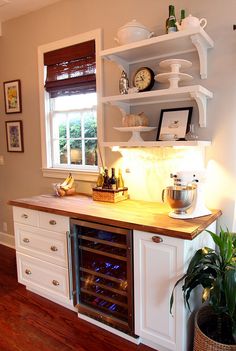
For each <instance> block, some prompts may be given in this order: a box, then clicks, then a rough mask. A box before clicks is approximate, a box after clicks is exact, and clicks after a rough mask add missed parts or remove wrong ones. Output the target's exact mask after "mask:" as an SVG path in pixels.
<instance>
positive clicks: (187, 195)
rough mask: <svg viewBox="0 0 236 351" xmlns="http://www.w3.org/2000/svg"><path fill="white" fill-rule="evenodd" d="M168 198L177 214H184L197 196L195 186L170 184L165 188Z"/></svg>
mask: <svg viewBox="0 0 236 351" xmlns="http://www.w3.org/2000/svg"><path fill="white" fill-rule="evenodd" d="M165 195H166V200H167V202H168V204H169V205H170V207H171V208H172V209H173V210H174V213H176V214H184V213H186V210H187V209H189V208H190V207H191V206H192V203H193V201H194V198H195V196H196V187H195V186H191V185H189V186H168V187H167V188H166V189H165Z"/></svg>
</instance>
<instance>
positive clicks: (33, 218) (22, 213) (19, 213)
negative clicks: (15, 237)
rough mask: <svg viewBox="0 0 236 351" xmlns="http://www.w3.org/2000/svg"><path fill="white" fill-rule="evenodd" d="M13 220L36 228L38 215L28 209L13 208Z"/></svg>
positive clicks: (36, 212)
mask: <svg viewBox="0 0 236 351" xmlns="http://www.w3.org/2000/svg"><path fill="white" fill-rule="evenodd" d="M13 218H14V221H15V222H18V223H23V224H28V225H32V226H34V227H38V225H39V213H38V211H35V210H30V209H28V208H22V207H13Z"/></svg>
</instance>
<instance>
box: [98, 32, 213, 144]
mask: <svg viewBox="0 0 236 351" xmlns="http://www.w3.org/2000/svg"><path fill="white" fill-rule="evenodd" d="M213 46H214V43H213V41H212V39H211V38H210V37H209V36H208V35H207V33H206V32H205V31H204V30H203V29H202V28H193V29H189V30H183V31H180V32H176V33H171V34H165V35H161V36H157V37H154V38H150V39H146V40H142V41H139V42H134V43H131V44H127V45H122V46H119V47H115V48H112V49H107V50H103V51H101V58H103V59H104V60H111V61H114V62H115V63H116V64H117V65H118V66H119V67H120V68H121V69H124V70H125V71H126V72H127V73H128V74H129V71H130V66H131V65H132V64H137V63H140V65H142V64H143V65H145V62H146V61H150V60H154V59H158V58H159V59H160V58H164V57H169V56H172V55H177V54H180V53H189V52H191V51H197V53H198V56H199V62H200V76H201V78H202V79H204V78H207V51H208V49H209V48H212V47H213ZM212 97H213V94H212V92H210V91H209V90H208V89H206V88H204V87H202V86H201V85H191V86H184V87H178V88H169V89H158V90H152V91H148V92H143V93H132V94H127V95H114V96H105V97H103V98H102V100H101V101H102V103H104V104H110V105H115V106H117V107H118V108H119V109H120V111H121V113H122V115H125V114H126V113H130V108H131V107H132V106H138V105H146V104H153V103H163V102H165V103H168V102H173V101H188V100H195V101H196V103H197V106H198V111H199V125H200V126H201V127H206V124H207V100H208V99H211V98H212ZM175 144H176V145H178V146H192V145H187V144H185V142H180V141H178V142H175ZM114 145H116V146H123V147H124V146H145V145H146V146H147V147H149V146H164V147H165V146H173V145H172V144H170V145H168V143H167V144H163V143H162V142H156V143H155V142H152V144H151V145H150V142H147V144H145V142H136V143H135V145H130V143H129V142H127V143H124V142H123V143H121V144H119V142H118V143H117V142H116V143H114V144H113V142H104V143H103V146H114ZM198 145H201V141H198ZM202 145H203V146H204V142H202ZM194 146H196V144H195V145H194Z"/></svg>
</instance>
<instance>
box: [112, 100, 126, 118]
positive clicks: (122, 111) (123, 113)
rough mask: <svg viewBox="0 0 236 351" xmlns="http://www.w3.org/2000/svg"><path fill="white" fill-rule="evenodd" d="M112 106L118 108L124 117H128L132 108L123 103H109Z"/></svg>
mask: <svg viewBox="0 0 236 351" xmlns="http://www.w3.org/2000/svg"><path fill="white" fill-rule="evenodd" d="M109 104H110V105H112V106H115V107H117V108H118V109H119V110H120V112H121V115H122V117H124V116H126V115H127V114H128V113H130V106H129V105H128V104H124V103H122V102H117V101H116V102H109Z"/></svg>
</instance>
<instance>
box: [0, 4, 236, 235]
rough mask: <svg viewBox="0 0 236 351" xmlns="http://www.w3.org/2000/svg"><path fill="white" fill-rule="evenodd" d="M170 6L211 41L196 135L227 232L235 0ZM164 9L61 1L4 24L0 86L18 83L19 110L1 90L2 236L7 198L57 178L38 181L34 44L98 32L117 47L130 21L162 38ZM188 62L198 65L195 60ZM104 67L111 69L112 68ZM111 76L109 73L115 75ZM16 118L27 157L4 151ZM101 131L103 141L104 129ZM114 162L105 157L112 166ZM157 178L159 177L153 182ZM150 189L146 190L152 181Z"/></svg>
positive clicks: (235, 94)
mask: <svg viewBox="0 0 236 351" xmlns="http://www.w3.org/2000/svg"><path fill="white" fill-rule="evenodd" d="M172 3H173V4H174V5H175V7H176V13H177V15H178V14H179V13H180V9H181V8H185V9H186V12H187V13H192V14H193V15H195V16H198V17H206V18H207V20H208V25H207V27H206V31H207V32H208V34H209V35H210V36H211V37H212V39H213V40H214V42H215V48H214V49H213V50H211V51H210V53H209V60H208V62H209V75H208V79H207V80H204V81H201V82H200V80H199V79H198V78H197V73H196V72H193V74H194V75H195V78H196V83H199V84H202V85H203V86H205V87H206V88H208V89H209V90H211V91H213V93H214V99H213V100H212V101H211V102H210V103H209V106H208V117H207V118H208V125H207V128H206V129H204V130H200V131H198V132H199V135H202V136H203V137H205V138H209V139H212V146H211V147H210V148H209V149H208V151H207V159H211V160H213V161H211V163H210V170H211V175H212V178H211V183H210V184H209V185H208V202H209V204H210V205H211V206H213V207H217V208H221V209H222V210H223V212H224V215H223V217H222V219H221V224H222V225H228V226H229V228H231V226H232V223H233V213H234V199H235V168H236V161H235V159H236V158H235V153H236V145H235V144H236V141H234V140H236V138H235V130H236V126H235V124H236V118H235V115H236V106H235V101H236V88H235V87H236V73H235V72H236V66H235V62H236V61H235V60H236V32H233V30H232V26H233V23H234V21H235V12H236V2H235V1H234V0H227V6H226V3H225V2H224V1H223V0H214V1H213V0H198V1H196V0H176V1H173V2H172ZM168 5H169V2H168V1H165V0H159V1H157V0H146V1H143V0H128V1H127V0H119V1H111V0H99V1H98V0H90V1H86V0H64V1H61V2H58V3H56V4H54V5H52V6H49V7H47V8H44V9H42V10H40V11H37V12H34V13H31V14H29V15H26V16H23V17H20V18H18V19H14V20H11V21H8V22H6V23H4V24H3V33H2V37H1V38H0V52H1V55H0V77H1V84H2V82H3V81H8V80H13V79H20V80H21V83H22V101H23V112H22V113H21V114H12V115H6V114H5V111H4V104H3V101H4V100H3V90H2V89H0V101H1V104H0V115H1V119H0V133H1V134H0V155H3V157H4V161H5V164H4V165H3V166H0V180H1V181H0V232H2V231H3V222H6V223H7V224H8V233H9V234H12V233H13V226H12V212H11V208H10V207H9V206H8V205H7V201H8V200H9V199H12V198H18V197H25V196H30V195H35V194H42V193H48V192H50V191H51V183H52V182H53V181H55V180H54V179H52V178H44V177H43V176H42V172H41V146H40V121H39V98H38V75H37V73H38V72H37V47H38V46H39V45H42V44H46V43H49V42H52V41H55V40H59V39H63V38H66V37H68V36H72V35H75V34H79V33H83V32H86V31H89V30H93V29H96V28H102V30H103V39H104V48H109V47H112V46H114V45H115V44H114V40H113V38H114V37H115V36H116V32H117V29H118V28H119V27H120V26H122V25H124V24H125V23H127V22H128V21H130V20H131V19H134V18H136V19H137V20H138V21H140V22H141V23H143V24H144V25H146V26H148V27H149V28H150V29H151V30H153V31H155V32H156V33H157V34H163V32H164V23H165V19H166V17H167V10H168ZM190 57H191V58H192V60H193V61H194V62H195V63H196V64H198V60H197V59H196V58H194V57H192V56H190ZM108 69H111V70H113V68H111V67H110V68H108ZM117 74H118V73H117V71H114V76H115V77H117ZM107 84H108V85H109V89H110V90H111V91H112V90H115V89H116V87H115V85H114V84H113V85H112V84H111V82H110V81H107ZM162 107H163V106H162ZM159 108H160V107H159ZM165 108H166V106H165ZM157 112H158V111H157ZM157 112H156V116H157V115H158V113H157ZM151 113H152V112H150V114H151ZM194 114H195V116H194V118H197V112H196V111H195V112H194ZM153 118H155V116H154V117H153ZM18 119H21V120H22V121H23V124H24V144H25V152H24V153H19V154H15V153H8V152H7V150H6V137H5V121H7V120H18ZM106 130H107V134H108V136H109V133H110V130H109V129H108V128H106ZM152 152H153V151H152ZM116 157H117V156H116V155H113V156H111V155H110V156H109V160H110V162H111V161H113V160H115V159H116ZM108 166H109V164H108ZM155 172H156V170H155ZM158 176H159V175H158V172H157V179H158ZM146 180H147V178H146V177H145V176H144V178H143V179H142V180H141V181H142V182H143V183H146ZM151 181H152V182H154V183H155V178H151ZM78 185H79V188H80V189H81V190H85V191H88V190H90V187H91V184H85V183H84V184H82V183H81V184H78ZM153 186H154V187H156V186H158V185H156V184H153ZM148 187H149V188H150V183H149V186H148ZM159 190H160V189H159ZM149 191H151V189H149ZM154 200H155V199H154Z"/></svg>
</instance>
